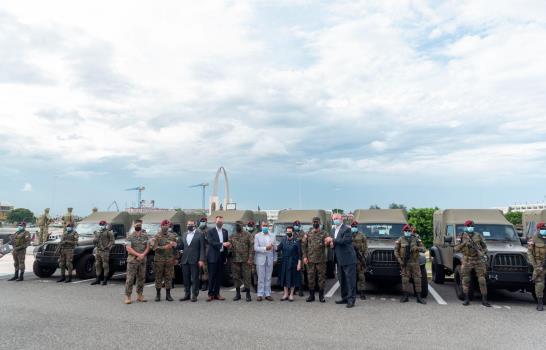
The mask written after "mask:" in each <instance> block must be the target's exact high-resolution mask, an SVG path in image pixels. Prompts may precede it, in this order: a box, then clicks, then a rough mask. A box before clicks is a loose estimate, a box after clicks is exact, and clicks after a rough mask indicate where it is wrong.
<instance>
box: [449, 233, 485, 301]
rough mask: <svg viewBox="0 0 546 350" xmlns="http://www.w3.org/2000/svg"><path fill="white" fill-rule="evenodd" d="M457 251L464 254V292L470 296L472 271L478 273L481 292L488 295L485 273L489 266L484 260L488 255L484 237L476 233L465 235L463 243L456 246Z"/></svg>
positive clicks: (462, 272)
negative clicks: (472, 243)
mask: <svg viewBox="0 0 546 350" xmlns="http://www.w3.org/2000/svg"><path fill="white" fill-rule="evenodd" d="M469 240H473V241H474V242H475V244H476V245H477V246H478V247H480V249H481V252H479V251H478V250H476V249H475V248H474V247H473V246H472V245H471V243H470V242H469ZM455 251H456V252H461V253H463V265H462V266H461V278H462V283H463V292H464V294H465V295H468V289H469V287H470V279H471V273H472V270H474V271H476V276H477V277H478V283H479V285H480V292H481V294H482V296H484V295H487V282H486V279H485V273H486V271H487V266H486V265H485V262H484V261H483V260H482V256H484V255H485V254H486V253H487V245H486V244H485V240H484V239H483V237H482V235H481V234H480V233H478V232H475V233H474V234H472V235H469V234H468V233H466V232H465V233H463V235H462V238H461V242H460V243H458V244H456V245H455Z"/></svg>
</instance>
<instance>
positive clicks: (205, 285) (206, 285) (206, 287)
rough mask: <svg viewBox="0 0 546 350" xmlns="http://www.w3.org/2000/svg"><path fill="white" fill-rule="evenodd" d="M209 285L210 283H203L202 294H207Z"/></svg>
mask: <svg viewBox="0 0 546 350" xmlns="http://www.w3.org/2000/svg"><path fill="white" fill-rule="evenodd" d="M208 284H209V283H208V281H203V285H202V286H201V291H202V292H206V291H207V289H209V287H208Z"/></svg>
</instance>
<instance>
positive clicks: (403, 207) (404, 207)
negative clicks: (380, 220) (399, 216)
mask: <svg viewBox="0 0 546 350" xmlns="http://www.w3.org/2000/svg"><path fill="white" fill-rule="evenodd" d="M389 209H406V206H405V205H404V204H398V203H391V204H389Z"/></svg>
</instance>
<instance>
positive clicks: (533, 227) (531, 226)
mask: <svg viewBox="0 0 546 350" xmlns="http://www.w3.org/2000/svg"><path fill="white" fill-rule="evenodd" d="M539 222H546V209H541V210H526V211H524V212H523V215H522V226H523V233H522V236H523V237H527V238H531V237H533V235H534V234H535V233H536V232H537V224H538V223H539Z"/></svg>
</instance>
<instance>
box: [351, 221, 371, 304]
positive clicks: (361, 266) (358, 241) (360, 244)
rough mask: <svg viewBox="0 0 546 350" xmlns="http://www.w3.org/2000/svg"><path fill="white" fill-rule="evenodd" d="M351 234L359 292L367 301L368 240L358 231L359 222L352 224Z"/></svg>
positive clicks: (361, 297) (362, 298)
mask: <svg viewBox="0 0 546 350" xmlns="http://www.w3.org/2000/svg"><path fill="white" fill-rule="evenodd" d="M351 232H352V233H353V247H354V248H355V252H356V258H357V260H358V262H357V264H356V277H357V290H358V292H359V293H360V299H361V300H366V295H365V294H364V291H365V290H366V274H365V273H366V254H367V252H368V240H367V239H366V236H365V235H364V233H362V232H359V231H358V222H356V221H353V222H352V223H351Z"/></svg>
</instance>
